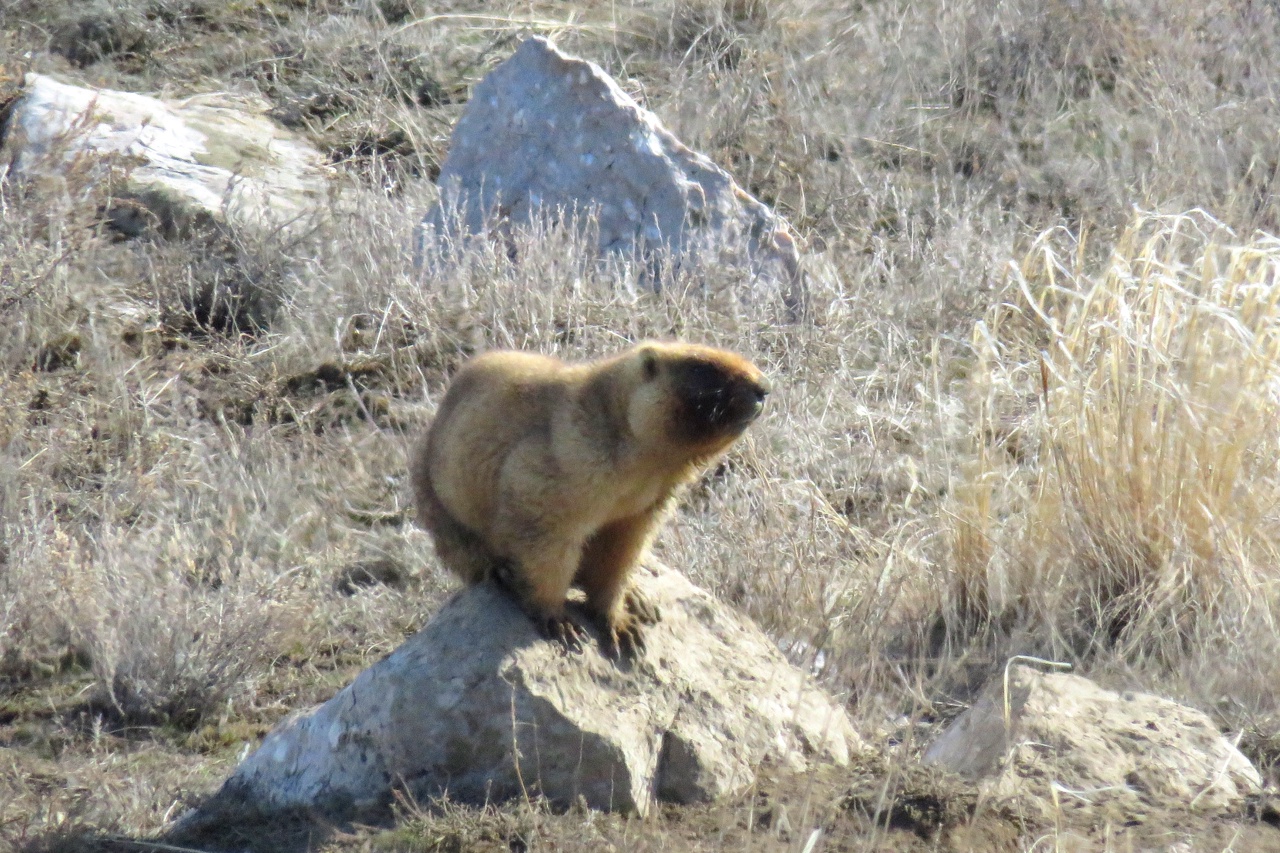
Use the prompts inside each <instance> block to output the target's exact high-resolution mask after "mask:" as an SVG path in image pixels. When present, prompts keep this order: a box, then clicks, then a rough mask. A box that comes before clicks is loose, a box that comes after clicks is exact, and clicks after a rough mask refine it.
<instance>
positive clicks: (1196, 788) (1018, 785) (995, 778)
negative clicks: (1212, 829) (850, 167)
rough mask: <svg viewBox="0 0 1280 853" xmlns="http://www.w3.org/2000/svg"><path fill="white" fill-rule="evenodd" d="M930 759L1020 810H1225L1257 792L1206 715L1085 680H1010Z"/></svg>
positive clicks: (1251, 771)
mask: <svg viewBox="0 0 1280 853" xmlns="http://www.w3.org/2000/svg"><path fill="white" fill-rule="evenodd" d="M1007 703H1008V708H1007V713H1008V720H1007V724H1006V717H1005V715H1006V693H1005V690H1004V684H1003V682H1002V681H1000V680H997V681H996V682H995V683H994V684H992V685H991V686H989V687H988V688H987V690H986V691H985V692H984V695H983V696H982V698H981V699H980V700H979V701H978V702H977V703H976V704H974V706H973V707H972V708H970V709H969V710H968V711H965V712H964V713H963V714H961V715H960V717H958V718H957V719H956V720H955V721H954V722H953V723H952V724H951V726H949V727H948V728H947V730H946V731H945V732H944V733H943V734H942V736H941V737H939V738H938V740H937V741H936V742H934V744H933V745H932V746H931V747H930V748H929V750H928V752H926V753H925V756H924V761H925V763H926V764H935V765H941V766H944V767H947V768H949V769H951V770H954V771H955V772H957V773H959V774H961V775H964V776H967V777H970V778H974V779H979V780H981V782H980V784H981V786H982V788H983V790H984V792H985V793H986V794H987V795H989V796H992V797H993V798H995V799H997V800H1006V801H1012V802H1015V803H1016V804H1017V806H1018V808H1019V809H1020V810H1023V811H1030V812H1033V813H1038V814H1039V816H1041V817H1052V816H1053V814H1054V813H1055V812H1057V811H1058V810H1059V809H1063V808H1066V809H1072V810H1075V809H1082V808H1089V807H1094V806H1097V807H1105V808H1106V809H1108V810H1109V811H1112V812H1119V813H1122V814H1127V815H1142V814H1144V813H1145V812H1146V811H1147V810H1148V809H1152V808H1157V807H1158V808H1160V809H1165V810H1167V809H1170V808H1187V809H1197V810H1204V811H1210V812H1213V811H1222V810H1227V809H1231V808H1233V807H1236V806H1239V805H1240V802H1241V800H1242V799H1243V798H1244V797H1245V796H1247V795H1250V794H1255V793H1257V792H1258V791H1260V790H1261V786H1262V778H1261V776H1259V774H1258V771H1257V770H1256V769H1255V768H1254V766H1253V765H1252V764H1251V763H1250V762H1249V759H1247V758H1245V756H1244V755H1243V754H1241V752H1240V751H1239V750H1238V749H1236V747H1235V746H1234V745H1233V744H1232V743H1231V742H1230V741H1228V740H1227V739H1226V738H1224V737H1223V736H1222V735H1221V734H1220V733H1219V732H1218V730H1217V728H1216V727H1215V726H1214V725H1213V723H1212V721H1210V719H1209V718H1208V717H1207V716H1206V715H1205V714H1203V713H1202V712H1200V711H1197V710H1196V709H1194V708H1189V707H1187V706H1185V705H1179V704H1178V703H1176V702H1172V701H1170V700H1168V699H1162V698H1160V697H1158V696H1153V695H1150V694H1147V693H1123V694H1121V693H1115V692H1113V691H1110V690H1104V689H1103V688H1101V687H1098V686H1097V685H1096V684H1094V683H1093V682H1091V681H1089V680H1088V679H1086V678H1081V677H1080V676H1076V675H1066V674H1061V673H1042V672H1038V671H1037V670H1035V669H1032V668H1031V667H1028V666H1022V665H1018V666H1014V667H1012V668H1011V670H1010V672H1009V682H1008V694H1007Z"/></svg>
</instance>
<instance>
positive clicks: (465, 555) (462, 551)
mask: <svg viewBox="0 0 1280 853" xmlns="http://www.w3.org/2000/svg"><path fill="white" fill-rule="evenodd" d="M414 485H415V486H416V487H417V492H418V523H419V524H421V525H422V526H423V527H425V528H426V529H427V530H428V531H429V532H430V533H431V538H432V540H433V541H434V542H435V546H436V555H437V556H438V557H439V558H440V562H442V563H444V565H445V568H447V569H448V570H449V571H451V572H453V573H454V574H455V575H457V576H458V577H460V578H462V579H463V580H464V581H465V582H467V583H469V584H475V583H480V582H481V581H484V580H487V579H489V578H491V577H493V576H494V575H495V574H496V573H497V572H498V571H499V570H500V569H501V567H502V565H503V564H504V563H505V562H506V561H505V560H503V559H502V558H501V557H499V556H498V555H497V554H495V553H494V552H493V551H492V550H491V549H490V548H489V546H488V545H486V544H485V542H484V540H483V539H481V538H480V537H479V536H477V535H476V534H474V533H472V532H471V531H470V530H468V529H467V528H465V527H463V526H462V524H460V523H459V522H458V520H457V519H456V518H454V517H453V515H452V513H450V512H449V510H448V509H446V508H445V505H444V504H443V503H441V502H440V498H439V497H438V496H437V495H436V490H435V488H434V487H433V486H432V485H431V480H430V479H428V478H427V477H425V476H423V477H419V478H418V479H417V480H416V482H415V483H414Z"/></svg>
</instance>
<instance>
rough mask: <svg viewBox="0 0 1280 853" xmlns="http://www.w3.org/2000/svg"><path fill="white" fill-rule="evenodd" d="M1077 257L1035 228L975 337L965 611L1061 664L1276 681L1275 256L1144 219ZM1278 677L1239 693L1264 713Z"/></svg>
mask: <svg viewBox="0 0 1280 853" xmlns="http://www.w3.org/2000/svg"><path fill="white" fill-rule="evenodd" d="M1085 243H1086V241H1084V240H1080V239H1076V238H1071V237H1069V236H1068V235H1065V234H1062V233H1054V232H1051V233H1047V234H1045V235H1043V236H1042V238H1041V239H1040V240H1039V241H1038V242H1037V244H1036V245H1035V247H1034V248H1033V249H1032V250H1031V252H1030V253H1029V254H1028V255H1027V256H1026V258H1025V259H1024V260H1023V262H1022V263H1021V264H1020V265H1018V266H1017V267H1014V268H1013V270H1012V272H1011V277H1012V278H1013V279H1014V280H1015V281H1016V283H1017V284H1018V286H1019V294H1018V295H1019V299H1018V304H1017V305H1005V306H1001V307H999V308H997V309H995V310H994V311H993V312H992V313H991V315H990V321H989V322H988V323H984V324H981V325H980V326H979V331H978V334H977V335H976V336H975V338H976V344H977V346H978V348H979V350H980V352H981V353H983V357H982V359H981V360H980V366H979V371H978V373H977V375H978V377H979V380H978V387H977V388H976V389H975V390H976V391H977V392H978V397H977V399H978V413H977V415H978V417H977V419H976V424H977V426H978V428H979V430H980V432H979V437H980V451H979V457H978V459H977V460H976V461H975V462H974V463H973V464H972V471H971V472H970V473H969V475H968V477H967V482H966V483H965V486H964V489H963V490H961V491H958V492H957V494H956V497H955V509H954V513H955V517H956V521H957V523H956V525H955V526H954V534H953V540H952V541H953V557H954V565H953V571H954V572H955V576H956V578H957V584H956V587H955V591H956V592H958V593H959V594H958V595H957V596H956V598H955V606H956V610H957V613H956V615H957V616H965V617H967V618H968V619H970V620H971V621H976V622H981V621H985V620H988V619H994V620H996V621H999V622H1002V623H1004V625H1005V626H1006V627H1007V626H1012V625H1018V626H1019V630H1021V631H1022V632H1025V633H1024V636H1023V637H1022V641H1023V642H1033V643H1034V642H1040V643H1043V644H1044V645H1045V646H1046V650H1047V651H1050V652H1051V653H1055V654H1060V655H1068V656H1074V657H1084V658H1086V659H1087V658H1089V657H1090V656H1093V655H1096V654H1099V653H1103V652H1108V653H1114V654H1117V655H1119V656H1120V657H1121V658H1122V659H1124V660H1126V661H1128V662H1130V663H1131V664H1134V665H1138V664H1140V663H1144V662H1147V661H1151V662H1155V663H1158V664H1159V665H1162V666H1165V667H1171V668H1173V669H1175V670H1176V669H1179V668H1182V667H1188V666H1191V667H1194V668H1195V670H1196V674H1197V675H1198V676H1203V675H1204V674H1205V672H1207V671H1210V670H1212V669H1213V668H1214V667H1215V665H1216V666H1217V667H1219V668H1220V667H1221V666H1222V664H1223V663H1224V662H1230V667H1228V669H1231V668H1234V667H1239V668H1240V669H1241V670H1242V671H1245V670H1247V671H1251V672H1254V673H1255V674H1263V673H1270V672H1272V668H1273V664H1272V663H1271V661H1274V659H1275V652H1276V648H1275V643H1274V639H1273V638H1274V636H1275V627H1274V626H1275V617H1276V615H1277V611H1276V607H1277V603H1278V601H1277V598H1276V588H1275V581H1274V569H1273V567H1274V565H1275V563H1276V556H1277V547H1278V546H1280V539H1278V538H1277V536H1278V534H1280V528H1277V521H1280V517H1278V516H1277V512H1276V511H1277V506H1278V505H1280V503H1278V501H1277V498H1278V497H1280V494H1278V493H1277V487H1278V486H1280V483H1278V482H1277V478H1276V469H1275V465H1274V459H1275V455H1276V451H1277V440H1278V439H1280V434H1278V433H1277V432H1276V423H1277V419H1276V414H1277V413H1276V406H1277V404H1278V403H1280V398H1278V397H1277V389H1278V388H1280V384H1278V383H1280V349H1277V344H1278V341H1277V331H1280V310H1278V308H1277V296H1276V294H1277V291H1276V278H1277V272H1278V271H1280V244H1278V243H1277V242H1276V240H1275V238H1274V237H1270V236H1267V235H1264V234H1259V235H1256V236H1254V237H1253V238H1252V239H1249V240H1241V239H1240V238H1239V237H1237V236H1236V235H1235V234H1233V233H1232V232H1231V231H1230V230H1229V229H1227V228H1226V227H1225V226H1223V224H1222V223H1220V222H1218V221H1216V220H1214V219H1212V218H1210V217H1209V216H1207V215H1205V214H1203V213H1200V212H1196V213H1192V214H1186V215H1180V216H1151V215H1143V216H1138V217H1136V218H1135V220H1134V221H1133V222H1132V223H1131V224H1130V225H1129V226H1128V227H1127V228H1126V229H1125V231H1124V232H1123V233H1122V235H1121V236H1120V238H1119V240H1118V241H1117V242H1116V243H1115V244H1114V245H1113V246H1111V247H1110V254H1109V255H1107V256H1105V258H1104V259H1103V260H1102V261H1101V262H1098V263H1093V262H1090V261H1088V260H1086V258H1087V257H1088V256H1089V255H1090V254H1091V253H1090V252H1089V247H1088V246H1087V245H1086V244H1085ZM1031 626H1034V627H1031ZM1027 633H1029V634H1030V635H1032V636H1026V634H1027ZM1220 671H1221V670H1220ZM1227 677H1228V678H1231V676H1227ZM1217 681H1218V679H1216V678H1214V679H1211V680H1209V683H1205V682H1204V680H1201V683H1199V684H1197V685H1196V687H1195V690H1196V691H1197V692H1198V691H1204V692H1203V693H1202V694H1200V695H1202V696H1204V697H1208V696H1212V695H1213V691H1215V690H1216V689H1217V686H1216V685H1217ZM1271 683H1273V680H1272V679H1271V678H1270V677H1266V676H1264V677H1261V678H1259V679H1258V681H1257V684H1256V688H1255V689H1254V690H1251V691H1248V692H1247V693H1243V694H1242V693H1239V692H1237V691H1233V693H1232V695H1233V699H1234V701H1236V702H1239V703H1243V704H1247V705H1250V706H1253V707H1257V708H1268V707H1274V704H1275V701H1276V698H1277V697H1276V696H1275V694H1274V693H1273V692H1272V691H1271V689H1270V687H1269V686H1268V685H1270V684H1271Z"/></svg>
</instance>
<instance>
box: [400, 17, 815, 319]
mask: <svg viewBox="0 0 1280 853" xmlns="http://www.w3.org/2000/svg"><path fill="white" fill-rule="evenodd" d="M439 185H440V196H441V203H440V204H439V205H438V206H437V207H436V208H435V209H433V210H432V211H431V212H430V213H429V214H428V215H427V217H426V219H425V220H424V222H423V232H424V239H425V240H426V241H427V242H428V243H429V242H430V240H431V235H433V234H434V235H436V237H437V238H442V239H444V240H445V241H446V243H451V242H454V241H457V240H459V239H465V238H466V237H467V236H468V235H476V234H485V233H489V232H490V230H491V229H492V228H493V227H497V228H499V229H502V228H505V227H508V226H510V225H523V224H528V223H530V222H532V221H534V220H536V219H537V218H539V217H551V218H553V219H563V218H564V217H566V216H574V215H576V216H579V217H582V218H586V216H587V214H590V215H591V217H592V218H593V220H594V225H595V227H596V228H597V229H598V240H599V248H600V251H601V252H602V253H613V252H616V253H622V254H634V255H635V256H638V257H641V258H650V257H653V256H654V253H663V252H667V251H669V252H670V253H671V256H672V257H674V258H675V259H677V260H682V259H684V258H687V257H689V256H696V257H698V258H701V259H702V260H704V261H708V262H712V263H715V264H721V265H723V264H731V265H735V266H739V267H741V268H742V269H743V270H744V273H748V274H751V275H754V276H756V277H757V278H761V279H763V280H764V281H766V282H768V283H770V284H771V285H772V287H773V289H774V290H775V291H777V290H781V292H782V293H783V295H784V297H785V298H786V299H787V300H788V301H789V302H791V303H798V302H799V301H800V298H801V297H800V289H801V288H802V284H803V282H802V273H801V270H800V257H799V252H798V251H797V249H796V244H795V240H794V239H793V237H792V235H791V231H790V229H789V228H788V227H787V225H786V223H785V222H784V221H783V220H782V218H781V217H779V216H778V215H776V214H775V213H774V212H773V211H772V210H770V209H769V208H768V207H767V206H766V205H765V204H763V203H762V202H760V201H759V200H758V199H756V198H754V197H752V196H751V194H750V193H748V192H746V191H745V190H744V189H742V188H741V187H740V186H738V185H737V184H736V183H735V182H734V180H733V178H732V177H731V176H730V175H729V173H728V172H726V171H725V170H723V169H721V168H720V167H719V166H717V165H716V164H715V163H713V162H711V160H709V159H708V158H707V157H705V156H704V155H702V154H699V153H698V152H696V151H693V150H691V149H689V148H688V147H687V146H685V145H684V144H683V143H681V142H680V140H678V139H676V137H675V136H674V135H673V134H672V133H671V132H670V131H669V130H667V128H666V127H664V126H663V124H662V122H661V120H659V119H658V117H657V116H656V115H654V114H653V113H651V112H650V111H648V110H646V109H644V108H643V107H641V106H640V105H639V104H637V103H636V102H635V100H634V99H633V98H632V97H631V96H630V95H628V94H627V93H626V92H624V91H622V89H621V88H620V87H619V86H618V84H617V83H616V82H615V81H614V80H613V78H611V77H610V76H609V75H608V74H606V73H605V72H604V70H602V69H601V68H600V66H598V65H596V64H595V63H593V62H588V61H586V60H583V59H579V58H577V57H573V56H568V55H566V54H564V53H561V52H560V51H559V50H557V49H556V47H555V46H554V45H553V44H551V42H549V41H547V40H546V39H544V38H539V37H532V38H528V39H525V41H524V42H523V43H522V44H521V45H520V47H519V49H518V50H517V51H516V52H515V54H514V55H512V56H511V57H510V58H509V59H507V60H506V61H505V62H503V63H502V64H501V65H499V66H498V67H497V68H495V69H494V70H493V71H491V72H490V73H489V74H488V75H487V76H486V77H485V78H484V80H482V81H481V82H480V84H479V85H478V86H476V88H475V91H474V92H473V94H472V97H471V100H470V102H469V103H468V104H467V109H466V112H465V113H464V114H463V116H462V118H461V119H460V120H459V121H458V125H457V127H456V128H455V129H454V133H453V138H452V140H451V142H450V147H449V154H448V157H447V158H446V159H445V162H444V164H443V166H442V168H441V172H440V179H439ZM424 245H425V244H424Z"/></svg>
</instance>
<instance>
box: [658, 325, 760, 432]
mask: <svg viewBox="0 0 1280 853" xmlns="http://www.w3.org/2000/svg"><path fill="white" fill-rule="evenodd" d="M644 372H645V378H646V380H647V381H649V382H660V383H662V384H663V385H664V386H665V387H666V388H667V389H669V390H670V391H671V392H674V396H675V398H676V403H677V405H676V406H675V407H674V410H673V411H671V412H670V415H671V420H670V421H669V424H670V425H669V427H668V428H669V429H670V430H671V431H672V432H674V433H675V434H676V436H675V437H678V438H680V439H683V440H684V441H686V442H688V443H691V444H702V443H704V442H710V441H716V440H719V439H726V438H728V439H732V438H735V437H737V436H738V435H740V434H741V433H742V431H743V430H745V429H746V428H747V426H748V425H749V424H750V423H751V422H752V421H754V420H755V419H756V418H757V417H759V416H760V413H761V412H762V411H763V410H764V398H765V396H766V395H768V393H769V383H768V380H766V379H765V378H764V376H763V375H761V373H760V371H758V370H756V369H755V367H754V366H753V365H752V364H751V363H750V362H748V361H747V360H746V359H743V358H740V357H738V356H736V355H733V354H732V353H726V352H721V351H718V350H711V349H704V348H694V347H689V348H685V349H683V350H678V351H675V352H671V351H667V352H662V353H660V354H658V353H655V354H654V356H653V357H647V358H646V359H645V362H644Z"/></svg>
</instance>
